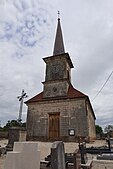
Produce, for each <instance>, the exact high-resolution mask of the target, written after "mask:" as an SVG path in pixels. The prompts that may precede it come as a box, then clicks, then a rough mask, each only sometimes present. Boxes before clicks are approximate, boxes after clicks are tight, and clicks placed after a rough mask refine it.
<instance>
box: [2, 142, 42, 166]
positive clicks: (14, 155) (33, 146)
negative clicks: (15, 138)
mask: <svg viewBox="0 0 113 169" xmlns="http://www.w3.org/2000/svg"><path fill="white" fill-rule="evenodd" d="M4 169H40V151H38V143H36V142H15V143H14V149H13V151H11V152H8V153H7V155H6V160H5V165H4Z"/></svg>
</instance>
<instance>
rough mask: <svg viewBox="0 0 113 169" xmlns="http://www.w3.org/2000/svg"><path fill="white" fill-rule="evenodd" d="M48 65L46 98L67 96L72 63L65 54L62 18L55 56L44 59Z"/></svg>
mask: <svg viewBox="0 0 113 169" xmlns="http://www.w3.org/2000/svg"><path fill="white" fill-rule="evenodd" d="M43 60H44V61H45V63H46V75H45V82H43V85H44V95H43V97H44V98H51V97H63V96H67V92H68V88H69V85H70V83H71V68H73V64H72V61H71V59H70V56H69V54H68V53H65V49H64V42H63V36H62V29H61V24H60V18H59V17H58V24H57V31H56V37H55V43H54V50H53V56H50V57H46V58H43Z"/></svg>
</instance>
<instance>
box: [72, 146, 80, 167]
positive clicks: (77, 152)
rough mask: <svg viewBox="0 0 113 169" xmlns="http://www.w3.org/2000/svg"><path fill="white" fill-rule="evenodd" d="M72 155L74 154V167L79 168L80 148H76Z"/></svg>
mask: <svg viewBox="0 0 113 169" xmlns="http://www.w3.org/2000/svg"><path fill="white" fill-rule="evenodd" d="M73 156H74V169H80V165H81V154H80V150H79V149H76V150H75V151H74V153H73Z"/></svg>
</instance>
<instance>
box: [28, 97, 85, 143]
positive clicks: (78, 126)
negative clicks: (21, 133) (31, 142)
mask: <svg viewBox="0 0 113 169" xmlns="http://www.w3.org/2000/svg"><path fill="white" fill-rule="evenodd" d="M49 113H60V138H59V139H63V140H67V141H74V140H75V137H78V136H81V137H87V136H88V123H87V112H86V106H85V99H79V100H78V99H77V100H76V99H71V100H70V99H68V100H57V101H43V102H38V103H32V104H31V103H30V104H29V105H28V116H27V138H34V139H39V140H40V139H41V138H42V139H43V140H47V139H48V137H49V131H48V130H49V129H48V125H49V124H48V118H49ZM69 129H74V130H75V136H69Z"/></svg>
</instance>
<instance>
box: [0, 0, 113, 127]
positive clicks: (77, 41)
mask: <svg viewBox="0 0 113 169" xmlns="http://www.w3.org/2000/svg"><path fill="white" fill-rule="evenodd" d="M58 10H59V11H60V13H61V14H60V17H61V26H62V31H63V37H64V43H65V50H66V52H68V53H69V54H70V57H71V59H72V62H73V64H74V69H73V70H72V84H73V86H74V87H75V88H76V89H78V90H80V91H81V92H83V93H85V94H87V95H88V96H89V98H90V100H91V103H92V106H93V108H94V111H95V114H96V118H97V120H96V124H99V125H101V126H102V127H103V128H104V127H105V126H106V125H108V124H112V125H113V72H112V71H113V0H95V1H94V0H70V1H68V0H67V1H66V0H54V2H53V0H48V1H47V0H16V1H15V0H0V121H1V124H2V125H4V124H5V123H6V122H7V121H8V120H11V119H17V118H18V111H19V101H18V99H17V96H19V95H20V94H21V91H22V89H24V90H25V91H26V93H27V94H28V96H29V98H31V97H32V96H34V95H36V94H37V93H39V92H40V91H42V89H43V85H42V83H41V82H43V81H44V78H45V63H44V62H43V60H42V58H43V57H45V56H51V55H52V53H53V45H54V39H55V32H56V25H57V11H58ZM107 79H108V80H107ZM106 81H107V82H106ZM105 83H106V84H105ZM104 84H105V85H104ZM103 85H104V87H103V89H102V90H101V92H100V93H99V94H98V95H97V93H98V92H99V91H100V89H101V88H102V86H103ZM96 95H97V96H96ZM95 96H96V97H95ZM25 100H26V99H25ZM25 100H24V101H25ZM26 114H27V107H26V105H25V104H24V107H23V116H22V117H23V120H25V119H26Z"/></svg>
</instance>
